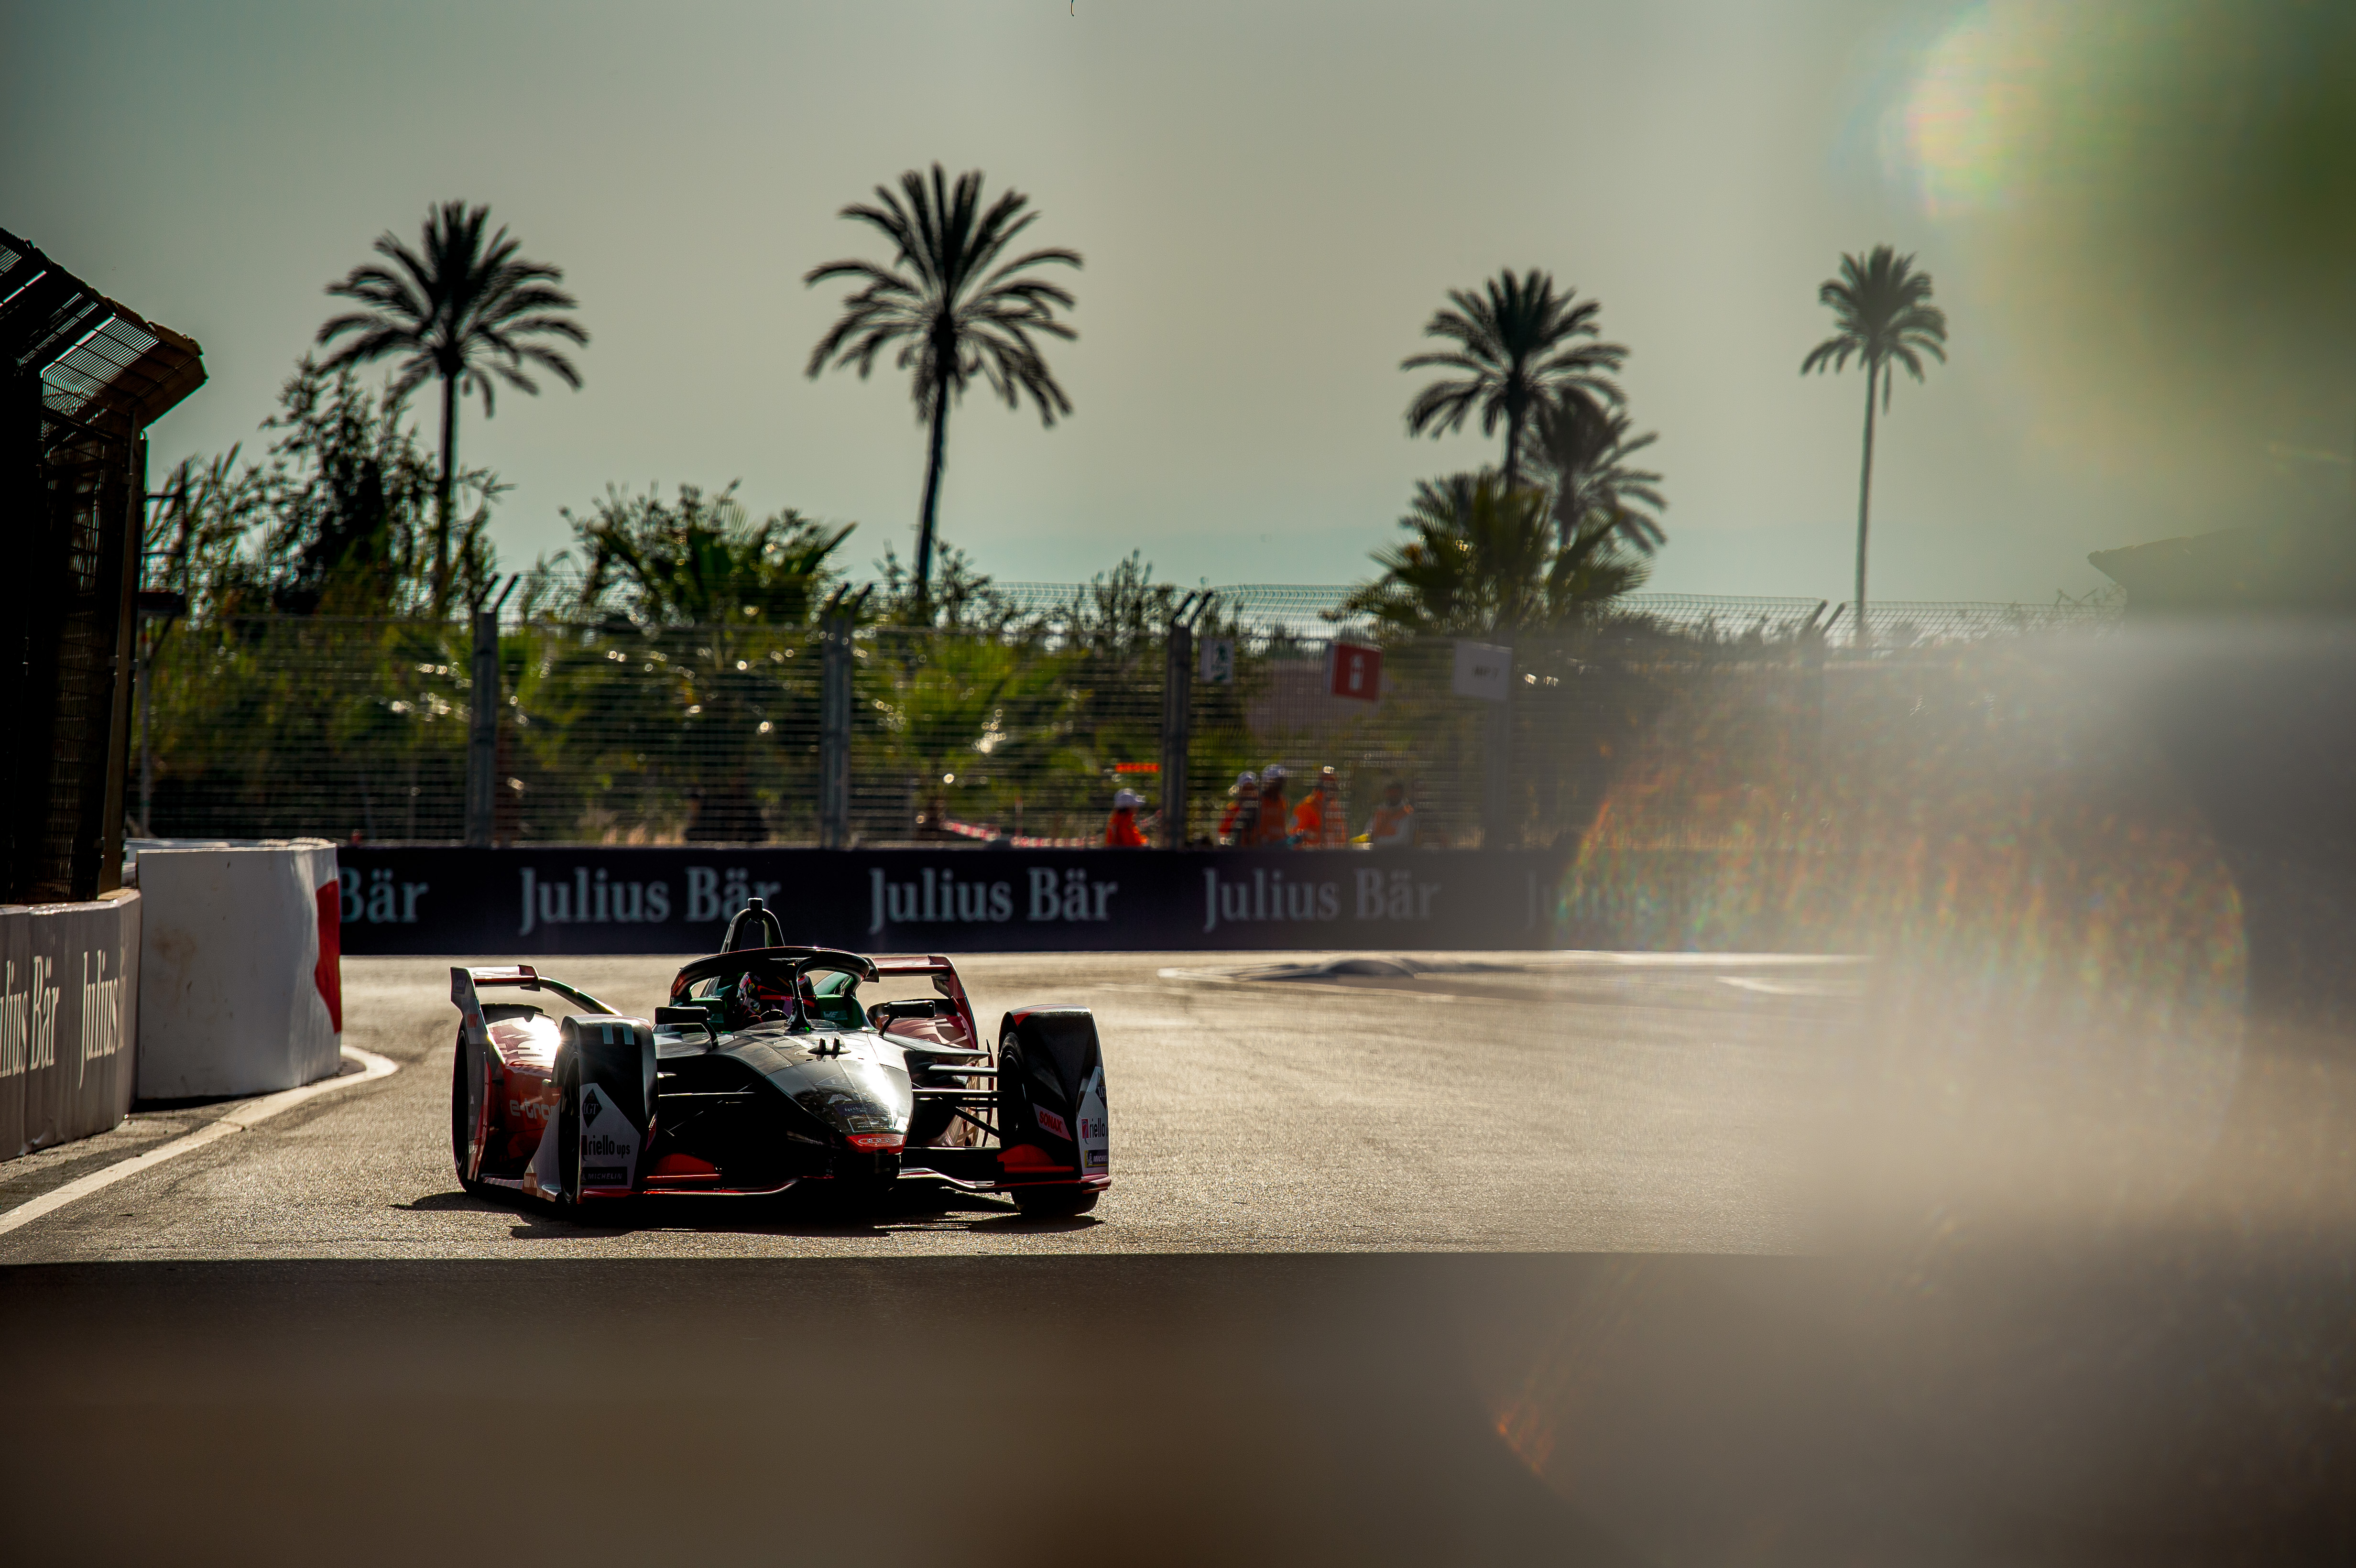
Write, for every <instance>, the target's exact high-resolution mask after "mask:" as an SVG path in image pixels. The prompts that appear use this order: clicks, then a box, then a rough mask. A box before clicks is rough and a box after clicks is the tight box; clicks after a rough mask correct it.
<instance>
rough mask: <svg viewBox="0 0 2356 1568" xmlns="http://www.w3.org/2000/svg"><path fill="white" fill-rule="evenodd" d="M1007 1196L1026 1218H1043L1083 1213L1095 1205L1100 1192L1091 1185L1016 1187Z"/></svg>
mask: <svg viewBox="0 0 2356 1568" xmlns="http://www.w3.org/2000/svg"><path fill="white" fill-rule="evenodd" d="M1007 1196H1008V1197H1010V1198H1012V1199H1013V1200H1014V1206H1015V1207H1016V1208H1017V1209H1020V1210H1022V1211H1023V1214H1024V1216H1025V1217H1026V1218H1031V1219H1040V1220H1045V1219H1055V1218H1061V1217H1063V1216H1066V1215H1071V1214H1085V1213H1087V1211H1089V1210H1091V1209H1093V1208H1095V1207H1096V1206H1097V1199H1098V1197H1099V1196H1101V1194H1099V1193H1098V1191H1097V1190H1096V1189H1094V1188H1092V1187H1034V1188H1031V1189H1023V1188H1020V1187H1018V1188H1016V1189H1014V1190H1013V1191H1012V1192H1010V1193H1008V1194H1007Z"/></svg>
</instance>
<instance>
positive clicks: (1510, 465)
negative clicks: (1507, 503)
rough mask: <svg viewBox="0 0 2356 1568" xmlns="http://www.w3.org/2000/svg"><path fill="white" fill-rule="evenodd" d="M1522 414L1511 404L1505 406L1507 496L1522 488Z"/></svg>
mask: <svg viewBox="0 0 2356 1568" xmlns="http://www.w3.org/2000/svg"><path fill="white" fill-rule="evenodd" d="M1522 414H1523V411H1522V410H1521V409H1518V408H1516V407H1515V406H1514V405H1513V404H1512V403H1511V402H1508V403H1507V404H1506V405H1505V494H1506V495H1508V496H1510V495H1512V494H1513V493H1514V492H1515V491H1516V490H1518V489H1520V488H1521V487H1522Z"/></svg>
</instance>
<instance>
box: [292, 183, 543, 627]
mask: <svg viewBox="0 0 2356 1568" xmlns="http://www.w3.org/2000/svg"><path fill="white" fill-rule="evenodd" d="M490 216H491V209H490V208H487V207H471V208H470V207H468V206H467V205H466V203H465V202H463V201H445V202H444V203H443V204H442V205H441V206H440V207H438V208H428V209H427V211H426V214H425V228H424V232H423V236H422V243H421V245H420V246H419V248H418V249H417V250H413V251H412V249H410V248H409V247H408V246H407V245H404V244H403V243H402V241H401V240H399V239H398V238H396V237H395V236H394V235H393V233H392V231H391V230H390V229H387V230H386V231H385V232H384V233H383V234H381V235H380V236H378V238H377V242H376V247H375V248H376V251H377V254H379V255H380V256H382V257H384V258H385V259H386V261H390V262H391V266H386V265H384V264H382V263H380V262H370V263H369V264H367V265H365V266H359V267H355V268H353V269H352V270H351V272H350V273H349V274H348V276H346V277H345V279H344V281H343V282H341V283H330V284H328V285H327V293H330V294H332V295H335V296H336V297H337V298H339V299H348V300H355V301H357V302H359V304H361V305H362V306H364V307H365V308H363V309H360V310H356V311H351V312H348V313H347V314H345V315H339V316H337V317H335V318H334V319H333V320H331V321H329V322H328V323H327V325H324V326H322V327H320V328H319V336H318V338H317V341H318V342H320V343H321V344H327V343H332V342H333V341H335V340H336V339H337V338H338V337H342V336H346V335H347V334H351V335H354V336H353V338H352V341H351V342H349V343H347V344H346V345H344V347H341V348H338V349H337V350H336V352H335V353H334V354H332V355H330V356H329V357H327V362H326V363H325V364H324V365H322V366H321V367H320V368H322V369H325V370H340V369H342V368H345V367H346V366H357V365H364V364H368V363H369V362H371V361H373V360H377V359H382V358H385V357H390V356H400V357H401V368H400V369H399V370H398V372H396V373H395V375H394V377H393V379H392V384H391V389H390V394H391V398H392V400H393V401H395V402H399V401H401V400H403V399H406V398H407V397H408V396H409V394H410V393H411V392H412V391H414V390H416V389H417V387H418V385H419V384H420V383H421V382H423V380H425V379H426V378H428V377H429V376H432V377H439V378H440V379H441V381H442V476H441V485H440V489H439V495H438V496H437V501H438V505H437V507H436V516H435V518H434V585H433V604H434V612H435V613H437V614H438V613H440V612H441V610H442V607H443V603H444V598H445V596H446V595H447V593H448V591H449V581H450V529H451V520H450V512H451V505H452V499H451V497H452V485H453V483H454V481H455V475H456V473H457V463H458V402H459V400H460V399H461V398H463V397H464V396H465V395H466V394H467V393H468V392H480V393H481V394H482V396H483V417H484V418H485V419H488V418H490V417H491V412H492V387H493V378H494V377H496V378H497V379H498V380H503V381H505V382H507V383H508V384H509V386H511V387H516V388H519V389H521V390H523V391H527V392H530V393H533V394H535V395H537V394H538V392H539V391H540V388H539V386H538V385H537V384H535V383H534V382H533V380H532V379H531V378H530V376H528V375H526V374H525V373H524V367H525V366H526V365H527V364H530V365H537V366H540V367H541V368H543V369H545V370H547V371H549V372H550V373H551V374H552V375H553V376H555V377H556V378H557V379H559V380H561V381H562V382H563V383H564V384H565V385H566V386H568V387H572V388H574V389H578V388H579V387H580V385H581V373H580V372H579V371H578V370H576V369H574V368H573V361H572V360H571V359H569V358H567V357H565V356H564V354H563V353H562V350H559V349H556V348H552V347H549V346H548V344H547V343H546V342H545V341H543V340H544V339H547V338H552V337H562V338H563V339H565V340H566V341H568V342H570V343H573V344H574V345H586V344H587V343H588V341H589V335H588V333H586V332H584V331H583V330H582V328H581V327H580V325H578V324H576V323H575V322H574V321H573V319H572V318H571V317H570V316H569V315H564V314H563V313H564V312H567V311H570V310H573V309H574V308H575V307H576V306H577V305H578V304H580V302H579V301H578V300H575V299H574V298H573V296H572V295H571V294H569V293H565V292H564V291H563V290H562V289H560V288H558V287H557V286H556V285H557V284H559V283H562V282H563V281H564V272H563V270H562V268H558V267H552V266H549V265H547V264H546V263H544V262H541V261H525V260H524V259H522V258H521V257H519V256H518V255H517V254H516V249H517V247H518V245H519V243H520V242H519V241H518V240H511V239H509V237H508V231H507V229H505V228H501V229H499V230H498V233H496V234H493V235H491V236H490V237H489V238H488V239H487V240H486V239H485V238H484V234H483V230H484V228H485V226H486V225H487V224H488V223H489V221H490Z"/></svg>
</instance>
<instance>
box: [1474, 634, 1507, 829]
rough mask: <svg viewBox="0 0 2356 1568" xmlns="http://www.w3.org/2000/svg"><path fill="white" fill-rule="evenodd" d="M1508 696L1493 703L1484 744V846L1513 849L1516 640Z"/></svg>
mask: <svg viewBox="0 0 2356 1568" xmlns="http://www.w3.org/2000/svg"><path fill="white" fill-rule="evenodd" d="M1505 646H1506V649H1507V657H1506V660H1505V699H1504V700H1503V701H1499V702H1492V703H1491V704H1489V712H1488V715H1487V718H1486V720H1485V721H1484V726H1483V727H1484V731H1485V732H1484V734H1483V737H1482V739H1483V745H1482V753H1483V755H1482V768H1481V773H1482V778H1481V848H1483V849H1510V848H1514V846H1513V845H1511V844H1509V843H1507V842H1506V836H1507V833H1508V831H1509V827H1508V823H1507V818H1508V816H1509V815H1510V813H1511V811H1512V807H1513V799H1514V792H1513V780H1514V661H1513V658H1512V656H1511V650H1512V648H1513V644H1512V643H1511V642H1508V643H1507V644H1506V645H1505Z"/></svg>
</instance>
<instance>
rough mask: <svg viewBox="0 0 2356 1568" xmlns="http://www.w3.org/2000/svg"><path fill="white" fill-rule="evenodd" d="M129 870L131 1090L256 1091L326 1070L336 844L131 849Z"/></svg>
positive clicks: (176, 1093)
mask: <svg viewBox="0 0 2356 1568" xmlns="http://www.w3.org/2000/svg"><path fill="white" fill-rule="evenodd" d="M138 877H139V893H140V900H141V902H142V903H143V904H144V905H145V912H144V918H143V919H142V921H141V933H142V938H143V940H142V943H141V961H140V966H139V1080H138V1082H139V1097H140V1098H141V1099H143V1100H177V1099H184V1098H194V1097H197V1096H213V1095H230V1094H259V1093H266V1092H268V1091H271V1090H276V1089H291V1088H294V1087H295V1085H296V1084H299V1083H310V1082H311V1081H312V1080H314V1079H317V1078H325V1077H327V1075H328V1074H329V1073H331V1072H335V1071H337V1063H338V1061H339V1055H338V1051H339V1045H340V1040H341V1036H342V1034H343V1027H344V1018H343V1013H344V1003H343V975H342V970H341V967H340V963H341V948H342V943H341V932H342V925H341V914H342V910H341V887H340V884H339V883H338V882H337V879H336V851H335V848H334V846H332V845H330V844H327V843H326V842H325V841H324V840H302V841H296V842H293V843H288V844H280V845H260V846H208V847H204V848H159V847H146V846H143V847H142V848H141V850H140V853H139V859H138Z"/></svg>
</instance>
